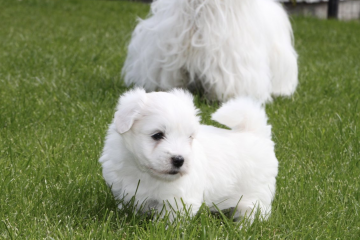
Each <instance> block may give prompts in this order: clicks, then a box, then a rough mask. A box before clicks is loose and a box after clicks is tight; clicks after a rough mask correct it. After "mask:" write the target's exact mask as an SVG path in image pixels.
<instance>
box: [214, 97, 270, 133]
mask: <svg viewBox="0 0 360 240" xmlns="http://www.w3.org/2000/svg"><path fill="white" fill-rule="evenodd" d="M211 118H212V119H213V120H215V121H217V122H219V123H221V124H223V125H225V126H227V127H229V128H231V129H232V130H235V131H242V132H252V133H255V134H260V135H262V136H264V137H266V138H270V137H271V126H270V125H268V124H267V116H266V113H265V109H264V108H263V107H262V106H261V104H260V103H259V102H256V101H254V100H252V99H251V98H248V97H240V98H236V99H233V100H230V101H228V102H226V103H224V104H223V105H222V106H221V107H220V108H219V109H218V110H217V111H216V112H215V113H213V114H212V116H211Z"/></svg>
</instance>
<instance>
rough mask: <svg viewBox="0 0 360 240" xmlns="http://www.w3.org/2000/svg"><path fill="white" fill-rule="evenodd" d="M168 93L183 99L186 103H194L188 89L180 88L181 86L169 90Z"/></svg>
mask: <svg viewBox="0 0 360 240" xmlns="http://www.w3.org/2000/svg"><path fill="white" fill-rule="evenodd" d="M169 93H171V94H174V95H175V96H177V97H178V98H181V99H182V100H183V101H185V102H186V103H188V104H191V105H194V98H193V96H192V95H191V93H189V92H188V91H186V90H184V89H181V88H175V89H173V90H171V91H170V92H169Z"/></svg>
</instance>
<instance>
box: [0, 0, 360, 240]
mask: <svg viewBox="0 0 360 240" xmlns="http://www.w3.org/2000/svg"><path fill="white" fill-rule="evenodd" d="M147 11H148V5H144V4H140V3H130V2H125V1H75V0H74V1H68V0H66V1H60V0H57V1H55V0H42V1H40V0H39V1H36V0H23V1H18V0H12V1H8V0H0V19H1V20H0V176H1V177H0V219H1V222H0V239H3V238H5V239H41V238H49V239H50V238H54V239H62V238H64V239H101V238H103V239H120V238H121V239H165V238H172V239H178V238H179V239H180V238H181V239H193V238H197V239H215V238H218V239H226V238H227V239H234V238H238V239H249V238H250V237H251V239H258V238H263V239H270V238H275V239H277V238H281V239H315V238H319V239H335V238H339V239H357V238H358V237H359V236H360V216H359V212H360V203H359V198H360V154H359V153H360V137H359V134H360V131H359V129H360V119H359V115H360V106H359V105H360V104H359V97H360V45H359V39H360V23H359V22H337V21H324V20H316V19H309V18H294V19H293V20H292V23H293V27H294V33H295V38H296V48H297V50H298V53H299V56H300V57H299V66H300V74H299V77H300V85H299V87H298V90H297V92H296V94H295V95H294V96H293V97H292V98H290V99H285V98H277V99H275V101H274V102H273V103H272V104H270V105H268V106H267V112H268V115H269V118H270V122H271V124H272V125H273V136H274V141H275V142H276V154H277V157H278V159H279V162H280V168H279V176H278V178H277V192H276V197H275V200H274V202H273V213H272V215H271V217H270V218H269V220H268V221H266V222H259V221H255V222H254V224H253V225H252V226H251V227H249V228H242V229H240V228H238V224H237V223H233V222H232V221H230V220H228V219H227V218H226V217H222V216H221V215H219V214H211V213H209V212H208V209H207V208H206V207H204V208H203V209H202V210H201V212H200V213H199V214H198V215H197V216H196V217H195V218H194V219H186V218H185V219H182V222H181V224H173V225H169V226H167V225H166V222H165V221H158V222H153V221H150V220H149V219H146V218H145V219H144V218H143V217H141V216H137V215H134V214H132V211H131V209H129V210H126V211H119V210H117V207H116V202H115V201H114V200H113V196H112V194H111V192H110V190H109V189H108V188H107V186H106V185H105V182H104V180H103V179H102V175H101V167H100V164H99V163H98V158H99V156H100V153H101V150H102V146H103V141H104V137H105V133H106V129H107V124H108V123H110V121H111V119H112V116H113V114H114V107H115V104H116V102H117V98H118V96H119V95H120V94H121V93H122V92H124V91H125V90H126V88H124V87H123V86H122V83H121V78H120V74H119V73H120V69H121V66H122V64H123V62H124V59H125V54H126V43H127V42H128V40H129V37H130V34H131V31H132V29H133V27H134V26H135V21H134V20H135V18H136V16H142V17H144V16H146V14H147ZM197 104H198V106H199V107H200V108H201V109H202V111H203V117H204V123H208V124H212V122H211V121H210V120H209V115H210V113H211V112H213V111H214V110H215V108H216V106H215V105H209V104H207V103H206V101H204V100H203V99H201V98H197Z"/></svg>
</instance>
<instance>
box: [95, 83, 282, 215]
mask: <svg viewBox="0 0 360 240" xmlns="http://www.w3.org/2000/svg"><path fill="white" fill-rule="evenodd" d="M212 119H214V120H215V121H217V122H219V123H221V124H224V125H226V126H228V127H229V128H231V130H226V129H220V128H215V127H212V126H207V125H200V124H199V120H200V119H199V117H198V109H196V108H195V106H194V104H193V99H192V96H191V94H189V93H188V92H185V91H183V90H179V89H175V90H172V91H171V92H168V93H165V92H153V93H145V91H144V90H143V89H136V90H133V91H130V92H127V93H125V94H124V95H123V96H121V97H120V99H119V104H118V106H117V112H116V113H115V118H114V121H113V123H112V124H111V125H110V127H109V130H108V134H107V137H106V141H105V147H104V150H103V153H102V156H101V158H100V162H101V164H102V167H103V175H104V178H105V180H106V182H107V184H108V185H109V186H111V189H112V191H113V193H114V195H115V197H116V198H117V199H124V201H125V202H128V201H130V200H131V198H132V197H134V196H135V200H136V201H135V202H136V203H138V207H140V206H141V204H142V205H143V206H145V207H144V209H145V210H148V209H149V208H153V209H156V210H159V211H160V210H162V209H163V207H164V206H165V208H166V209H167V210H170V209H175V210H178V211H180V212H181V211H182V210H183V207H184V206H183V204H182V203H184V204H185V206H186V207H189V208H190V209H191V210H190V213H191V214H192V215H194V214H195V213H196V212H197V211H198V209H199V207H200V206H201V204H202V203H205V204H206V205H208V206H209V207H210V208H211V209H212V210H215V209H216V207H215V206H217V208H219V209H228V208H234V209H235V210H236V214H235V218H238V217H240V216H243V215H245V214H246V215H247V216H248V217H249V218H250V219H253V218H254V214H255V212H256V211H257V210H259V211H260V212H259V213H260V214H261V216H262V217H263V218H266V217H267V216H268V214H269V213H270V210H271V202H272V199H273V197H274V194H275V182H276V179H275V178H276V175H277V172H278V161H277V159H276V157H275V153H274V143H273V142H272V140H271V127H270V126H269V125H267V117H266V114H265V111H264V109H263V108H262V107H261V105H260V104H259V103H256V102H253V101H252V100H250V99H249V98H238V99H236V100H231V101H229V102H227V103H225V104H224V105H223V106H222V107H221V108H220V109H218V111H216V112H215V113H214V114H213V115H212ZM139 182H140V184H139V185H138V183H139ZM120 207H121V206H120ZM170 212H172V211H170Z"/></svg>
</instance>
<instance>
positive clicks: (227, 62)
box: [122, 0, 298, 102]
mask: <svg viewBox="0 0 360 240" xmlns="http://www.w3.org/2000/svg"><path fill="white" fill-rule="evenodd" d="M122 73H123V75H124V77H125V83H126V84H127V85H131V84H135V85H137V86H142V87H144V88H145V89H146V90H147V91H153V90H158V89H163V90H169V89H172V88H174V87H191V86H192V87H194V86H199V85H200V86H201V87H202V88H203V89H204V90H205V93H206V94H207V96H208V97H209V98H210V99H218V100H227V99H229V98H232V97H235V96H251V97H254V98H256V99H258V100H259V101H262V102H264V101H267V100H270V99H271V95H272V94H273V95H290V94H292V93H293V92H294V91H295V89H296V86H297V82H298V80H297V75H298V68H297V54H296V52H295V50H294V48H293V46H292V29H291V25H290V22H289V19H288V16H287V14H286V12H285V11H284V9H283V8H282V6H281V5H280V4H279V3H278V2H276V1H274V0H155V1H154V2H153V3H152V5H151V13H150V16H149V17H148V18H147V19H145V20H140V21H139V23H138V25H137V27H136V28H135V30H134V32H133V35H132V38H131V42H130V44H129V47H128V55H127V58H126V61H125V64H124V67H123V71H122Z"/></svg>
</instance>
